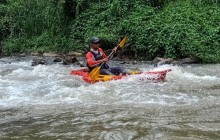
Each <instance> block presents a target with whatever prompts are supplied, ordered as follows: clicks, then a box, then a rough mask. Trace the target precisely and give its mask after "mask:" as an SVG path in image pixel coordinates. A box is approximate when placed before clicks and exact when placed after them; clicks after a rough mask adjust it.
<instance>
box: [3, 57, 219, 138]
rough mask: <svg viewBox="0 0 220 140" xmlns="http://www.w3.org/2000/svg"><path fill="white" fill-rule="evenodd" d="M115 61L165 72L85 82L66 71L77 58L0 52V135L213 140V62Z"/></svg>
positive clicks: (216, 92)
mask: <svg viewBox="0 0 220 140" xmlns="http://www.w3.org/2000/svg"><path fill="white" fill-rule="evenodd" d="M113 64H118V62H113ZM123 66H124V67H126V68H128V69H137V68H138V69H139V70H142V71H149V70H154V71H156V70H163V69H167V68H171V69H172V71H171V72H169V73H168V74H167V77H166V81H165V82H152V81H149V80H140V79H143V77H141V76H140V75H139V76H130V77H127V78H125V79H122V80H117V81H109V82H100V83H96V84H87V83H85V82H84V81H83V80H82V79H81V78H80V77H79V76H73V75H70V71H71V70H73V69H79V67H78V66H77V65H70V66H64V65H61V64H52V65H38V66H35V67H32V66H31V59H30V58H22V59H19V60H18V59H13V58H1V59H0V139H1V140H11V139H16V140H39V139H47V140H61V139H62V140H63V139H77V140H78V139H79V140H81V139H83V140H87V139H88V140H89V139H91V140H98V139H100V140H134V139H135V140H204V139H205V140H218V139H220V64H209V65H205V64H204V65H185V66H171V65H164V66H160V67H153V66H152V65H150V64H147V63H145V62H140V63H138V64H135V65H133V64H126V65H123Z"/></svg>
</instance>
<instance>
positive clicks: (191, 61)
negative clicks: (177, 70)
mask: <svg viewBox="0 0 220 140" xmlns="http://www.w3.org/2000/svg"><path fill="white" fill-rule="evenodd" d="M196 62H197V60H196V59H193V58H184V59H181V60H180V64H193V63H196Z"/></svg>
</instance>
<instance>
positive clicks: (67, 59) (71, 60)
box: [63, 57, 79, 65]
mask: <svg viewBox="0 0 220 140" xmlns="http://www.w3.org/2000/svg"><path fill="white" fill-rule="evenodd" d="M76 62H79V61H78V59H77V58H76V57H65V58H64V60H63V64H64V65H70V64H73V63H76Z"/></svg>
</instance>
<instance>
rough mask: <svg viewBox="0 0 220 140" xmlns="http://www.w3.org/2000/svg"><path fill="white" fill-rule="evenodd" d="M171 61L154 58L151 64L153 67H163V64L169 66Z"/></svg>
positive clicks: (169, 59) (170, 59)
mask: <svg viewBox="0 0 220 140" xmlns="http://www.w3.org/2000/svg"><path fill="white" fill-rule="evenodd" d="M172 61H173V59H172V58H166V59H165V58H161V57H156V58H155V59H154V60H153V62H154V65H155V66H159V65H164V64H170V63H171V62H172Z"/></svg>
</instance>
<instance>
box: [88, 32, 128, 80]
mask: <svg viewBox="0 0 220 140" xmlns="http://www.w3.org/2000/svg"><path fill="white" fill-rule="evenodd" d="M126 39H127V37H126V36H124V37H123V39H122V40H121V42H120V43H119V44H118V45H117V46H116V50H117V49H118V47H121V48H122V47H123V46H124V44H125V42H126ZM114 53H115V52H114V51H112V52H111V53H110V54H109V56H108V59H109V58H111V57H112V56H113V54H114ZM104 63H105V62H102V64H101V65H100V66H98V67H96V68H94V69H93V70H92V71H91V72H90V73H89V77H90V79H91V80H92V81H95V80H96V79H97V78H98V77H99V72H100V69H101V66H102V65H103V64H104Z"/></svg>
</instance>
